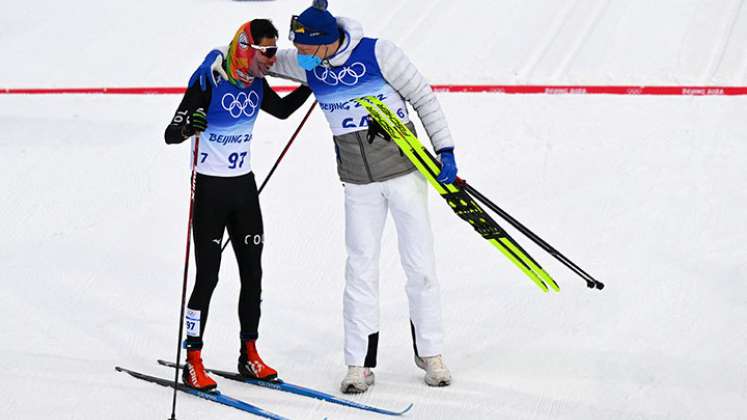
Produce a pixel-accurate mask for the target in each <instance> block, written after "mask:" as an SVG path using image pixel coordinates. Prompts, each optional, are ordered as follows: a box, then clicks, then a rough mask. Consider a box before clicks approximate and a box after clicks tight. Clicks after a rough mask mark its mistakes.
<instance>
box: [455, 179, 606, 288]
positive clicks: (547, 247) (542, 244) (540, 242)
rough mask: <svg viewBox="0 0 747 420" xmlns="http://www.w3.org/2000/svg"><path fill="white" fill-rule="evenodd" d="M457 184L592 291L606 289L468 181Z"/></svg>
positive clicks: (461, 180)
mask: <svg viewBox="0 0 747 420" xmlns="http://www.w3.org/2000/svg"><path fill="white" fill-rule="evenodd" d="M455 184H456V185H457V186H459V187H461V188H463V189H464V190H465V191H467V192H468V193H469V194H470V195H472V196H473V197H474V198H476V199H477V200H478V201H480V202H481V203H483V204H485V206H487V207H488V208H489V209H490V210H493V211H494V212H495V213H496V214H498V215H499V216H500V217H502V218H503V219H504V220H506V221H507V222H508V223H510V224H511V226H513V227H515V228H516V229H517V230H518V231H519V232H521V233H523V234H524V235H525V236H526V237H527V238H529V239H531V240H532V241H534V243H535V244H537V245H538V246H539V247H540V248H542V249H544V250H545V251H547V253H549V254H550V255H552V256H553V257H555V259H557V260H558V261H560V262H561V263H563V265H565V266H566V267H568V268H569V269H571V271H573V272H574V273H576V274H578V275H579V276H580V277H581V278H582V279H584V280H585V281H586V286H587V287H588V288H590V289H593V288H595V287H596V288H597V289H599V290H602V289H604V283H602V282H601V281H599V280H596V279H595V278H594V277H592V276H591V275H590V274H589V273H587V272H586V271H584V270H583V269H581V267H579V266H577V265H576V264H575V263H574V262H573V261H571V260H570V259H568V257H566V256H565V255H563V254H561V253H560V251H558V250H557V249H555V248H553V247H552V246H551V245H550V244H548V243H547V242H545V241H544V240H543V239H542V238H540V237H539V236H538V235H537V234H535V233H534V232H532V231H531V230H529V228H527V227H526V226H524V225H523V224H521V223H520V222H519V221H518V220H516V219H514V218H513V217H512V216H511V215H510V214H508V213H507V212H506V211H505V210H503V209H501V208H500V207H498V206H497V205H495V204H494V203H493V202H492V201H490V200H489V199H488V198H487V197H485V196H484V195H482V194H481V193H480V192H479V191H477V190H476V189H475V188H474V187H472V186H471V185H469V184H468V183H467V181H465V180H463V179H461V178H457V181H456V182H455Z"/></svg>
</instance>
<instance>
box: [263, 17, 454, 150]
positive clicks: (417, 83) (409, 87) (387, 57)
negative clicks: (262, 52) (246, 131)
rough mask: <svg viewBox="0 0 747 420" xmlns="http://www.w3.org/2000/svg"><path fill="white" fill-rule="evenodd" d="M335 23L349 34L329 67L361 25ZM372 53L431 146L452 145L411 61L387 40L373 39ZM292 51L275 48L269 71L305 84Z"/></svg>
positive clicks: (355, 39)
mask: <svg viewBox="0 0 747 420" xmlns="http://www.w3.org/2000/svg"><path fill="white" fill-rule="evenodd" d="M337 25H338V26H339V27H340V28H341V29H342V30H344V31H345V32H347V34H349V35H350V38H349V39H345V40H344V41H343V45H342V46H341V47H340V49H339V50H338V51H337V54H335V55H334V56H333V57H331V58H329V59H328V62H329V64H330V65H331V66H333V67H335V66H341V65H343V64H345V62H346V61H347V60H348V58H350V54H351V53H352V52H353V49H355V47H356V46H357V45H358V43H359V42H360V40H361V38H363V27H362V26H361V24H360V23H358V22H357V21H355V20H353V19H350V18H345V17H338V18H337ZM375 53H376V61H377V62H378V64H379V68H380V69H381V74H382V76H384V79H385V80H386V81H387V82H388V83H389V84H390V85H391V86H392V88H394V90H396V91H397V92H398V93H399V94H400V95H401V96H402V97H403V98H404V99H405V100H406V101H408V102H410V104H411V105H412V107H413V108H414V109H415V112H417V113H418V116H419V117H420V121H422V123H423V127H425V131H426V132H427V133H428V137H429V138H430V140H431V143H432V144H433V148H434V149H435V150H437V151H438V150H441V149H444V148H453V147H454V141H453V140H452V138H451V132H450V131H449V125H448V124H447V123H446V117H445V116H444V113H443V111H442V110H441V104H440V103H439V102H438V99H437V98H436V95H435V94H434V93H433V90H432V89H431V86H430V84H429V83H428V81H426V80H425V78H424V77H423V75H421V74H420V72H419V71H418V69H417V68H415V65H413V64H412V62H411V61H410V59H409V58H408V57H407V56H406V55H405V53H404V52H403V51H402V50H401V49H400V48H399V47H398V46H397V45H395V44H394V43H393V42H391V41H388V40H384V39H379V40H378V41H377V42H376V50H375ZM296 55H297V50H296V49H295V48H291V49H286V50H280V51H278V53H277V62H276V63H275V65H274V66H272V69H271V71H270V74H271V75H272V76H277V77H282V78H285V79H291V80H295V81H298V82H300V83H303V84H307V81H306V71H305V70H304V69H302V68H301V67H300V66H299V65H298V62H297V61H296Z"/></svg>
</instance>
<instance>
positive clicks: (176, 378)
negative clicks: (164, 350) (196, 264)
mask: <svg viewBox="0 0 747 420" xmlns="http://www.w3.org/2000/svg"><path fill="white" fill-rule="evenodd" d="M199 147H200V133H199V132H198V133H196V134H195V147H194V151H193V152H192V153H193V156H192V182H191V187H190V191H189V217H188V220H187V246H186V251H185V253H184V279H183V282H182V302H181V306H180V307H179V336H178V337H177V341H176V361H175V362H176V364H177V365H178V364H179V359H181V355H182V333H183V332H184V306H185V304H186V301H187V276H188V271H189V245H190V244H191V242H190V236H191V235H192V216H193V212H194V205H195V190H196V187H197V154H198V150H199ZM178 385H179V368H178V367H177V368H176V369H175V371H174V398H173V400H172V404H171V417H170V418H169V420H176V390H177V388H178Z"/></svg>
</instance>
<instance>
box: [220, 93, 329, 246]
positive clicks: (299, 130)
mask: <svg viewBox="0 0 747 420" xmlns="http://www.w3.org/2000/svg"><path fill="white" fill-rule="evenodd" d="M314 107H316V101H314V103H313V104H311V107H310V108H309V110H308V111H306V115H304V117H303V119H302V120H301V123H300V124H298V127H297V128H296V131H295V132H293V135H292V136H291V138H290V140H288V144H286V145H285V148H283V151H282V152H280V156H278V158H277V160H276V161H275V164H274V165H272V169H270V172H269V173H268V174H267V177H265V180H264V181H262V185H261V186H260V187H259V190H258V191H257V194H259V193H261V192H262V190H263V189H264V188H265V185H267V181H269V180H270V177H271V176H272V174H273V173H275V169H277V167H278V165H280V161H281V160H283V157H285V154H286V153H287V152H288V149H290V147H291V144H293V141H294V140H295V139H296V136H298V133H300V132H301V128H303V126H304V124H306V120H308V119H309V115H311V111H313V110H314ZM229 242H231V237H230V236H229V237H228V239H226V242H225V243H224V244H223V247H222V248H221V249H220V252H223V251H224V250H225V249H226V247H227V246H228V243H229Z"/></svg>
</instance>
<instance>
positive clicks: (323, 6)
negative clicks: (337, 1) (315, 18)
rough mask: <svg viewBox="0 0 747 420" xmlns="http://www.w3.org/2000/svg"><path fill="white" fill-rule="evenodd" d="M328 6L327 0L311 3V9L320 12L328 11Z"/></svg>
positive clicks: (316, 0)
mask: <svg viewBox="0 0 747 420" xmlns="http://www.w3.org/2000/svg"><path fill="white" fill-rule="evenodd" d="M327 5H328V4H327V0H314V2H313V3H311V7H313V8H314V9H319V10H327Z"/></svg>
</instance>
